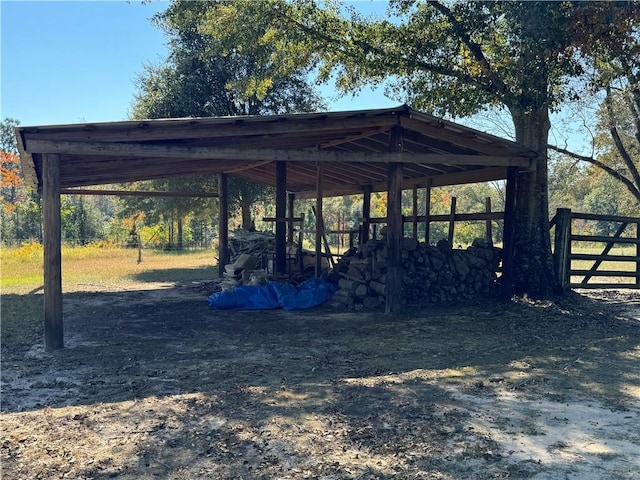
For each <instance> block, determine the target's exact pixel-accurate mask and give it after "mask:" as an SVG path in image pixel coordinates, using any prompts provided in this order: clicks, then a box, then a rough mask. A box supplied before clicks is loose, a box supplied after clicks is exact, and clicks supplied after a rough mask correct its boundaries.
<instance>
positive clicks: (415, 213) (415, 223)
mask: <svg viewBox="0 0 640 480" xmlns="http://www.w3.org/2000/svg"><path fill="white" fill-rule="evenodd" d="M412 193H413V205H412V214H413V238H415V239H416V240H417V239H418V186H417V185H414V186H413V192H412Z"/></svg>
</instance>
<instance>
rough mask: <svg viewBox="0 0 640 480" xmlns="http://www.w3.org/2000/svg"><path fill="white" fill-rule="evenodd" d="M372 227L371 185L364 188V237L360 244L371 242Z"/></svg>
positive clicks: (361, 238)
mask: <svg viewBox="0 0 640 480" xmlns="http://www.w3.org/2000/svg"><path fill="white" fill-rule="evenodd" d="M370 226H371V185H365V186H364V187H363V188H362V234H361V235H362V236H361V237H360V243H361V244H363V245H364V244H365V243H367V241H368V240H369V228H370Z"/></svg>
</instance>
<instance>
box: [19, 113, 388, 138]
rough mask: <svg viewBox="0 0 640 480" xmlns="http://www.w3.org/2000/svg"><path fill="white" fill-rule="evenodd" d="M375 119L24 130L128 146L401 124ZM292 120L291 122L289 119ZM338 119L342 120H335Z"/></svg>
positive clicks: (258, 119) (256, 119)
mask: <svg viewBox="0 0 640 480" xmlns="http://www.w3.org/2000/svg"><path fill="white" fill-rule="evenodd" d="M386 113H387V114H386V115H384V116H381V115H379V114H376V115H373V116H366V115H362V114H361V113H360V112H359V113H357V114H355V115H349V116H345V112H333V113H322V114H318V113H310V114H294V115H274V116H253V117H245V118H243V117H233V118H230V117H217V118H216V117H210V118H178V119H166V118H165V119H157V120H146V121H131V122H108V123H98V124H86V125H77V124H71V125H66V126H61V125H54V126H44V127H21V129H20V130H21V132H22V137H23V138H24V139H25V141H29V140H33V139H48V138H56V139H64V140H71V141H78V140H80V141H109V142H127V141H131V140H132V139H134V140H135V141H153V140H156V141H158V140H189V139H194V140H199V139H203V138H224V137H238V136H256V135H269V136H271V135H279V134H281V135H287V136H291V135H295V134H303V133H305V132H311V133H314V134H317V133H318V132H323V133H331V132H337V133H341V132H345V131H348V130H352V129H362V128H379V127H382V126H385V125H386V126H392V125H395V124H396V123H397V115H396V112H393V111H392V110H389V111H388V112H386ZM287 117H289V118H287ZM332 117H338V118H332Z"/></svg>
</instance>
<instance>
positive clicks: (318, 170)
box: [315, 162, 322, 277]
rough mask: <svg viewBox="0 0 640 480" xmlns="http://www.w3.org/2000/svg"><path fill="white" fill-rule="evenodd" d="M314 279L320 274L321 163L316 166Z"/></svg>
mask: <svg viewBox="0 0 640 480" xmlns="http://www.w3.org/2000/svg"><path fill="white" fill-rule="evenodd" d="M315 215H316V259H315V260H316V265H315V273H316V277H320V274H321V273H322V223H321V218H322V163H320V162H318V163H317V164H316V208H315Z"/></svg>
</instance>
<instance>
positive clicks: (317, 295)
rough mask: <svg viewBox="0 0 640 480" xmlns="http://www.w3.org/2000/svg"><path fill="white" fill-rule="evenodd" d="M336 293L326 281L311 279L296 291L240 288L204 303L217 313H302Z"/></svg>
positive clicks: (279, 286)
mask: <svg viewBox="0 0 640 480" xmlns="http://www.w3.org/2000/svg"><path fill="white" fill-rule="evenodd" d="M336 290H337V288H336V286H335V285H333V284H331V283H329V282H327V281H326V280H323V279H321V278H310V279H309V280H307V281H306V282H303V283H301V284H300V285H298V286H296V287H294V286H293V285H291V284H289V283H284V282H269V283H267V284H266V285H260V286H252V285H242V286H238V287H235V288H233V289H231V290H226V291H223V292H218V293H214V294H213V295H210V296H209V298H207V301H208V302H209V306H210V307H211V308H213V309H216V310H272V309H275V308H283V309H284V310H302V309H305V308H311V307H315V306H316V305H320V304H321V303H323V302H325V301H326V300H329V299H330V298H331V297H333V294H334V293H335V292H336Z"/></svg>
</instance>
